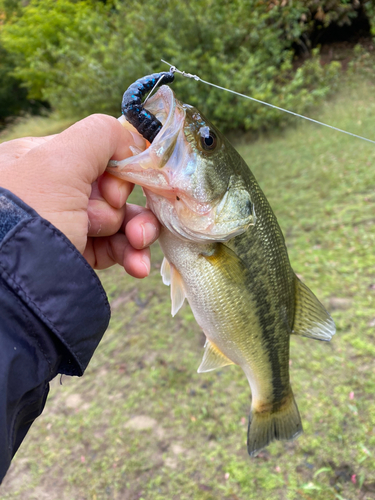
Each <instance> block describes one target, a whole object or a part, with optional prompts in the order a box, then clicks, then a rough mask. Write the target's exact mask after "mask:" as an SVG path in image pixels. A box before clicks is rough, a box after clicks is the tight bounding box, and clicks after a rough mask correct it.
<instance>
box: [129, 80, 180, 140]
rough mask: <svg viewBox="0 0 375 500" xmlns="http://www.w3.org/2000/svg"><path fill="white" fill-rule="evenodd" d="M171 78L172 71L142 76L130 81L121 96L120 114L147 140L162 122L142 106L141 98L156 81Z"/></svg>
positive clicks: (151, 137) (156, 132)
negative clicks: (132, 81)
mask: <svg viewBox="0 0 375 500" xmlns="http://www.w3.org/2000/svg"><path fill="white" fill-rule="evenodd" d="M161 77H163V78H161ZM160 78H161V80H160ZM158 80H160V82H158ZM173 80H174V74H173V73H172V72H162V73H154V74H152V75H148V76H144V77H143V78H140V79H139V80H137V81H136V82H134V83H132V84H131V85H130V87H129V88H128V89H127V90H126V91H125V93H124V96H123V98H122V104H121V111H122V114H123V115H124V116H125V118H126V119H127V120H128V122H130V123H131V124H132V125H133V127H135V128H136V129H137V130H138V132H139V133H140V134H142V135H143V137H144V138H145V139H147V140H148V141H149V142H152V141H153V140H154V139H155V137H156V135H157V134H158V133H159V131H160V129H161V127H162V124H161V123H160V121H159V120H158V119H157V118H156V117H155V116H154V115H153V114H152V113H150V112H149V111H147V110H146V109H144V108H143V104H142V98H143V97H144V96H145V94H146V93H147V92H150V91H151V90H152V89H153V87H154V86H155V85H156V83H157V82H158V86H159V85H163V84H164V83H171V82H173Z"/></svg>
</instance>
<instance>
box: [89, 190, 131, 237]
mask: <svg viewBox="0 0 375 500" xmlns="http://www.w3.org/2000/svg"><path fill="white" fill-rule="evenodd" d="M125 212H126V206H125V205H124V206H122V207H121V208H114V207H112V206H111V205H109V204H108V203H107V202H106V201H105V200H104V199H90V200H89V203H88V206H87V215H88V219H89V228H88V236H111V235H112V234H115V233H117V232H118V230H119V229H120V228H121V226H122V223H123V220H124V217H125Z"/></svg>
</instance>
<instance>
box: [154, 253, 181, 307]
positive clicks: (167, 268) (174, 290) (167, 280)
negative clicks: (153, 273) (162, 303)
mask: <svg viewBox="0 0 375 500" xmlns="http://www.w3.org/2000/svg"><path fill="white" fill-rule="evenodd" d="M160 274H161V276H162V278H163V283H164V284H165V285H171V301H172V311H171V312H172V316H175V315H176V314H177V312H178V311H179V310H180V309H181V307H182V304H183V303H184V300H185V297H186V294H185V289H184V282H183V281H182V278H181V275H180V273H179V272H178V271H177V269H176V268H175V267H174V266H173V264H170V263H169V261H168V260H167V259H166V258H165V257H164V259H163V263H162V265H161V269H160Z"/></svg>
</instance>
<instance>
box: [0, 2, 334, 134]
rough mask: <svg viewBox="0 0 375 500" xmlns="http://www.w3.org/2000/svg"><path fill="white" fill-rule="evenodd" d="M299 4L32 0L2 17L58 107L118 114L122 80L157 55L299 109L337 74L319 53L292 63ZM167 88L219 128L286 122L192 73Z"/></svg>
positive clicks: (36, 85) (41, 92) (27, 72)
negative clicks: (200, 81)
mask: <svg viewBox="0 0 375 500" xmlns="http://www.w3.org/2000/svg"><path fill="white" fill-rule="evenodd" d="M305 11H306V6H304V5H303V2H294V3H293V2H287V3H286V5H283V6H281V5H276V4H272V2H258V1H257V0H234V1H231V2H230V3H228V0H219V1H213V0H210V1H209V2H201V1H200V0H193V1H191V2H188V3H186V2H180V1H178V0H163V1H161V2H152V1H151V0H149V1H147V2H145V3H143V4H141V3H140V2H138V1H135V0H129V1H127V2H116V1H114V2H107V4H103V3H98V2H91V1H88V0H87V1H78V2H73V1H70V0H57V1H53V0H43V1H40V0H32V1H31V2H30V3H29V4H28V5H26V6H25V7H24V8H23V9H22V12H21V14H20V15H18V16H16V17H13V18H12V19H11V20H10V21H9V22H8V23H7V24H6V25H5V26H4V28H3V33H2V39H3V43H4V44H5V46H6V48H7V50H8V51H10V52H11V53H12V54H14V57H15V58H16V62H17V68H16V70H15V72H14V74H15V75H16V76H17V78H20V79H21V80H22V81H24V82H25V84H26V85H27V87H28V89H29V95H30V96H31V97H33V98H38V99H43V100H47V101H49V102H50V103H51V105H52V106H53V107H54V108H56V109H59V110H63V111H65V112H66V113H72V112H73V113H74V114H77V113H78V114H82V115H83V114H87V113H90V112H93V111H96V112H97V111H105V112H110V113H114V114H118V112H119V111H118V110H119V102H120V98H121V94H122V92H123V91H124V89H125V88H126V87H127V86H128V85H129V84H130V83H131V82H132V81H134V79H136V78H138V77H141V76H143V75H145V74H147V73H150V72H153V71H160V69H161V63H160V62H159V60H160V58H161V57H164V58H165V59H168V60H171V61H172V62H173V63H176V64H177V65H178V66H180V67H182V68H183V69H186V70H188V71H190V72H196V73H197V74H200V75H201V76H202V77H203V78H205V79H207V80H209V81H212V82H215V83H217V84H219V85H222V86H225V87H229V88H233V89H235V90H237V91H239V92H242V93H245V94H249V95H251V96H253V97H256V98H258V99H261V100H266V101H272V102H274V103H275V104H277V105H279V106H286V107H291V108H293V109H295V110H296V111H302V110H305V109H306V107H308V106H311V105H313V104H314V103H316V102H317V101H318V100H319V99H320V98H321V97H322V96H324V95H326V94H327V92H328V91H329V90H331V89H332V86H333V85H334V84H335V76H336V75H337V68H336V67H335V66H334V65H332V66H328V67H324V68H322V67H320V65H319V63H318V56H317V54H315V55H314V56H313V58H312V60H310V61H307V62H306V63H305V64H303V65H302V66H301V67H299V68H298V69H297V71H294V68H293V51H292V44H293V43H294V42H295V41H296V40H297V39H298V38H299V37H300V36H301V34H302V32H303V30H304V29H305V25H304V23H303V22H301V16H302V14H303V13H304V12H305ZM155 20H157V24H156V23H155ZM165 69H167V68H165ZM174 88H175V89H176V93H177V94H178V96H179V97H180V98H181V99H182V100H184V101H185V102H189V103H191V104H196V105H198V106H199V107H200V108H201V109H202V108H203V109H202V111H203V112H206V114H208V115H209V116H210V117H211V118H213V119H214V120H216V121H217V122H219V123H220V125H221V126H222V127H223V128H225V127H227V128H228V127H232V128H237V127H241V126H243V127H245V128H247V129H253V130H256V129H259V128H261V127H267V126H270V125H273V124H276V123H282V122H284V121H285V117H284V116H281V115H280V113H279V112H276V111H275V110H272V109H269V108H264V107H261V106H259V105H255V104H254V103H252V102H248V101H244V100H241V101H239V100H238V99H237V98H234V97H233V96H232V95H230V94H226V93H223V92H221V91H218V90H212V89H208V88H207V87H205V86H203V85H201V84H197V83H195V82H191V81H186V80H183V79H181V78H179V79H177V81H176V84H175V85H174Z"/></svg>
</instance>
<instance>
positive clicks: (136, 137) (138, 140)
mask: <svg viewBox="0 0 375 500" xmlns="http://www.w3.org/2000/svg"><path fill="white" fill-rule="evenodd" d="M129 133H130V134H131V136H132V137H133V141H134V144H135V145H136V146H137V147H138V148H139V149H141V150H142V151H144V150H145V149H146V145H147V143H146V139H144V138H143V137H142V136H141V135H140V134H138V132H133V131H132V130H129Z"/></svg>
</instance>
